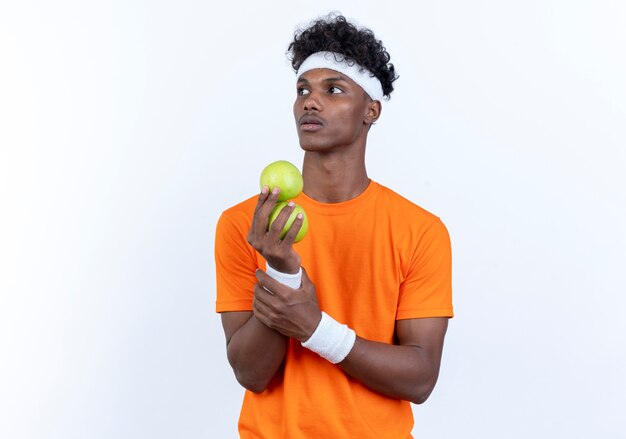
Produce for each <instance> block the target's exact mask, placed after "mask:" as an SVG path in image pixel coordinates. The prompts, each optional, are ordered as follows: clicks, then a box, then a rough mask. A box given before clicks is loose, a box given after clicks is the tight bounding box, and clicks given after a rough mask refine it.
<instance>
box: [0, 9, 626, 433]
mask: <svg viewBox="0 0 626 439" xmlns="http://www.w3.org/2000/svg"><path fill="white" fill-rule="evenodd" d="M396 3H399V2H380V0H377V1H362V0H360V1H358V2H357V1H351V2H329V1H317V2H312V3H310V2H309V3H306V4H304V3H302V4H300V2H293V1H280V2H278V1H276V2H271V3H267V2H266V3H263V2H253V1H232V2H222V4H221V5H219V6H212V5H210V2H200V1H195V2H194V1H178V2H163V1H159V2H153V1H150V2H148V1H134V2H131V1H112V2H81V1H73V2H72V1H67V0H65V1H58V2H44V1H25V0H23V1H19V2H18V1H6V2H2V3H1V6H0V63H1V64H0V148H1V149H0V197H1V199H0V203H1V204H0V209H1V215H0V291H1V296H0V355H1V358H0V436H1V437H3V438H12V439H16V438H46V439H48V438H55V439H56V438H59V439H61V438H62V439H74V438H75V439H79V438H80V439H83V438H90V439H99V438H234V437H236V422H237V417H238V412H239V408H240V403H241V398H242V394H243V392H242V389H241V387H239V385H238V384H237V383H236V381H235V379H234V377H233V375H232V372H231V370H230V368H229V366H228V363H227V361H226V356H225V343H224V337H223V334H222V329H221V325H220V321H219V317H218V315H217V314H215V312H214V309H215V308H214V307H215V288H214V262H213V237H214V228H215V223H216V221H217V218H218V216H219V214H220V213H221V211H222V210H224V209H225V208H227V207H228V206H230V205H232V204H235V203H236V202H239V201H241V200H243V199H244V198H246V197H248V196H251V195H253V194H255V193H256V192H257V190H258V188H257V184H258V176H259V173H260V171H261V169H262V168H263V166H265V165H266V164H267V163H269V162H271V161H274V160H277V159H287V160H291V161H293V162H294V163H296V164H298V166H300V164H301V158H302V154H301V152H300V149H299V147H298V142H297V136H296V132H295V129H294V123H293V119H292V113H291V105H292V100H293V98H294V93H295V88H294V74H293V72H292V71H291V70H290V68H289V65H288V62H287V61H286V58H285V53H284V52H285V50H286V48H287V45H288V43H289V42H290V40H291V37H292V35H293V32H294V30H295V29H296V27H297V26H298V25H302V24H306V23H307V22H308V21H309V20H310V19H313V18H315V17H317V16H319V15H321V14H324V13H327V12H328V11H330V10H334V9H338V10H341V11H342V12H343V13H344V14H345V15H346V16H347V17H349V18H352V19H354V20H355V21H356V22H357V23H359V24H361V25H365V26H368V27H371V28H372V29H373V30H374V31H375V32H376V34H377V36H378V37H379V38H381V39H382V40H383V41H384V43H385V45H386V47H387V48H388V50H389V52H390V53H391V56H392V62H394V63H395V65H396V67H397V70H398V73H399V74H400V79H399V80H398V81H397V82H396V91H395V93H394V94H393V96H392V99H391V101H389V102H388V103H384V106H383V114H382V119H381V120H380V122H379V123H378V124H377V126H376V127H375V128H374V129H373V130H372V132H371V135H370V139H369V143H368V169H369V173H370V177H372V178H373V179H375V180H377V181H379V182H381V183H383V184H385V185H387V186H389V187H390V188H392V189H394V190H396V191H397V192H399V193H401V194H402V195H404V196H406V197H408V198H410V199H412V200H413V201H414V202H416V203H418V204H420V205H422V206H423V207H424V208H426V209H428V210H430V211H432V212H434V213H436V214H437V215H439V216H440V217H441V218H442V219H443V220H444V222H445V223H446V225H447V226H448V228H449V230H450V233H451V237H452V241H453V252H454V303H455V311H456V314H457V316H456V317H455V318H454V319H453V320H452V321H451V324H450V328H449V332H448V337H447V340H446V348H445V352H444V361H443V365H442V369H441V375H440V379H439V383H438V385H437V388H436V389H435V392H434V393H433V395H432V396H431V398H430V399H429V401H428V402H427V403H426V404H424V405H422V406H414V412H415V418H416V419H415V422H416V426H415V429H414V434H415V435H416V437H431V438H458V437H464V438H505V437H506V438H527V437H541V438H544V437H545V438H548V437H567V438H591V437H593V438H617V437H626V427H625V426H624V425H623V423H621V422H620V418H621V415H623V414H624V410H625V408H626V396H625V395H626V380H625V378H624V370H625V369H626V367H625V366H626V343H625V341H624V335H623V334H626V318H625V317H626V316H625V314H626V313H625V311H626V299H625V294H624V293H625V290H626V287H625V285H626V275H625V271H626V270H625V267H626V232H625V230H624V224H626V178H625V177H624V174H625V169H626V151H625V150H626V128H625V126H626V124H625V122H626V80H625V78H626V57H625V56H624V48H625V47H626V27H625V26H624V23H625V22H626V7H625V6H624V3H623V2H619V1H614V2H609V1H593V2H592V1H519V2H514V1H508V2H500V1H475V2H464V1H442V2H411V3H409V2H407V3H402V4H396Z"/></svg>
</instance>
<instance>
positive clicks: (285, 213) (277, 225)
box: [269, 201, 295, 241]
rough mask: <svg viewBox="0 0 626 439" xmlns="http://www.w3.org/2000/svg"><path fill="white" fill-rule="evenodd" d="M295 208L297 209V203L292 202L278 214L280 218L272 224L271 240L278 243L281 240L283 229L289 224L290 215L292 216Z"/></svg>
mask: <svg viewBox="0 0 626 439" xmlns="http://www.w3.org/2000/svg"><path fill="white" fill-rule="evenodd" d="M294 208H295V203H293V202H292V201H290V202H289V204H287V205H286V206H285V207H283V208H282V209H281V211H280V213H279V214H278V216H277V217H276V219H275V220H274V222H273V223H272V226H271V227H270V230H269V234H270V238H271V239H273V240H276V241H278V240H279V239H280V235H281V234H282V232H283V229H284V228H285V224H287V220H289V215H291V213H292V212H293V209H294Z"/></svg>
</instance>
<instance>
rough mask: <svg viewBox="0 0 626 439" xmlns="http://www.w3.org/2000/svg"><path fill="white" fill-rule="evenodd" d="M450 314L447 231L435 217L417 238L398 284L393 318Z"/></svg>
mask: <svg viewBox="0 0 626 439" xmlns="http://www.w3.org/2000/svg"><path fill="white" fill-rule="evenodd" d="M453 316H454V312H453V308H452V250H451V246H450V235H449V234H448V230H447V229H446V226H445V225H444V224H443V223H442V222H441V220H440V219H437V220H435V221H434V222H433V223H431V224H430V225H429V226H428V227H426V228H425V230H424V232H423V233H422V234H421V236H420V237H419V239H418V241H417V246H416V247H415V251H414V252H413V256H412V257H411V259H410V264H409V267H408V271H407V274H406V276H405V278H404V280H403V282H402V284H401V285H400V295H399V299H398V310H397V315H396V318H397V319H398V320H401V319H413V318H425V317H453Z"/></svg>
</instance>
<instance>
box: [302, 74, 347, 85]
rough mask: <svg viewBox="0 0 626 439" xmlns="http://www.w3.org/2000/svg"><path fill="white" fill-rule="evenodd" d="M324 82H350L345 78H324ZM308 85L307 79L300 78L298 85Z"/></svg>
mask: <svg viewBox="0 0 626 439" xmlns="http://www.w3.org/2000/svg"><path fill="white" fill-rule="evenodd" d="M322 81H323V82H336V81H343V82H348V80H347V79H346V78H344V77H343V76H333V77H331V78H324V79H322ZM301 82H302V83H306V84H308V83H309V81H308V80H307V79H305V78H298V84H299V83H301Z"/></svg>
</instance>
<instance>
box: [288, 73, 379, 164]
mask: <svg viewBox="0 0 626 439" xmlns="http://www.w3.org/2000/svg"><path fill="white" fill-rule="evenodd" d="M296 87H297V97H296V100H295V102H294V105H293V114H294V117H295V120H296V128H297V130H298V137H299V138H300V146H301V147H302V149H304V150H305V151H319V152H322V151H330V150H331V149H336V148H338V147H346V146H350V145H352V144H354V143H355V142H356V141H357V139H359V138H360V137H361V136H366V135H367V130H368V128H369V125H370V124H369V123H367V115H368V104H369V103H370V102H371V99H370V98H369V96H367V94H366V93H365V91H364V90H363V89H362V88H361V87H360V86H358V85H357V84H356V83H355V82H354V81H353V80H352V79H350V78H348V77H347V76H345V75H342V74H341V73H339V72H336V71H334V70H330V69H313V70H310V71H308V72H306V73H303V74H302V75H301V76H300V77H299V78H298V82H297V86H296Z"/></svg>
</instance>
